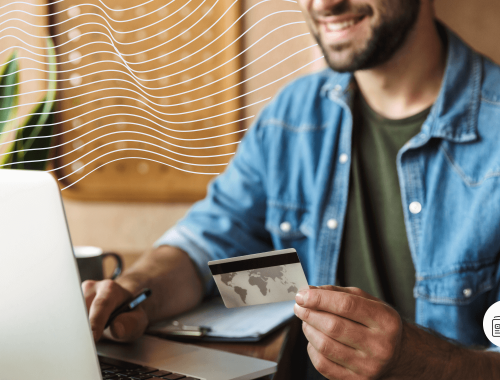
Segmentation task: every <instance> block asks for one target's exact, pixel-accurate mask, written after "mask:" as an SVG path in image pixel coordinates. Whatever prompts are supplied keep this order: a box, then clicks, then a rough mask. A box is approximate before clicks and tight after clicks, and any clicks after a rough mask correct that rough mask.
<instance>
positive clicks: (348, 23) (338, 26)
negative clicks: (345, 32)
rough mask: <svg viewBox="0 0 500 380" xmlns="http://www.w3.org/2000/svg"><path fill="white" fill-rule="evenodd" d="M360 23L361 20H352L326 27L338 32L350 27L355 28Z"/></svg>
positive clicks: (332, 23)
mask: <svg viewBox="0 0 500 380" xmlns="http://www.w3.org/2000/svg"><path fill="white" fill-rule="evenodd" d="M358 21H359V19H354V18H353V19H351V20H349V21H343V22H329V23H327V24H326V27H327V28H328V29H329V30H331V31H332V32H336V31H337V30H342V29H346V28H349V27H350V26H353V25H354V24H356V23H357V22H358Z"/></svg>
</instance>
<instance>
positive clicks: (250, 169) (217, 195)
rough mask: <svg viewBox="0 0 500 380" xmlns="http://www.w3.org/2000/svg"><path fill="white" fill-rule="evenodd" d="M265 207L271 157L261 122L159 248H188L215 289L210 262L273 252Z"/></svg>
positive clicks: (207, 284) (208, 287) (207, 283)
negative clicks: (265, 150) (265, 148)
mask: <svg viewBox="0 0 500 380" xmlns="http://www.w3.org/2000/svg"><path fill="white" fill-rule="evenodd" d="M265 211H266V183H265V158H264V156H263V149H262V144H261V129H260V128H259V125H258V122H257V123H256V124H255V125H254V126H252V127H251V128H250V129H249V130H248V131H247V133H246V134H245V136H244V138H243V139H242V141H241V142H240V144H239V147H238V149H237V152H236V154H235V156H234V157H233V159H232V160H231V162H230V164H229V165H228V167H227V168H226V170H225V172H224V173H223V174H221V175H219V176H218V177H216V178H215V179H214V180H213V181H212V182H211V183H210V185H209V186H208V192H207V196H206V198H205V199H203V200H201V201H199V202H197V203H195V204H194V205H193V206H192V207H191V209H190V210H189V211H188V213H187V214H186V216H185V217H184V218H183V219H181V220H180V221H179V222H178V223H177V224H176V225H175V226H174V227H173V228H171V229H170V230H168V231H167V232H166V233H165V234H164V235H163V236H161V237H160V238H159V239H158V240H157V241H156V243H155V246H160V245H170V246H175V247H178V248H180V249H182V250H184V251H185V252H187V253H188V254H189V255H190V257H191V259H192V260H193V261H194V263H195V264H196V265H197V267H198V270H199V273H200V274H201V276H202V278H203V280H204V285H205V292H206V293H211V292H212V291H213V289H214V284H215V283H214V281H213V278H212V276H211V273H210V270H209V268H208V265H207V262H208V261H210V260H217V259H223V258H228V257H233V256H240V255H245V254H250V253H258V252H264V251H269V250H272V242H271V238H270V235H269V233H268V232H267V230H266V229H265Z"/></svg>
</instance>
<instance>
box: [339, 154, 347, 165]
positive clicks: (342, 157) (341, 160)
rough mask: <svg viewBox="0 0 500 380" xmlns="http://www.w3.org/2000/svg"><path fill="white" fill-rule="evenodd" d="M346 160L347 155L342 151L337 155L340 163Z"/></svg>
mask: <svg viewBox="0 0 500 380" xmlns="http://www.w3.org/2000/svg"><path fill="white" fill-rule="evenodd" d="M347 160H349V156H348V155H347V154H345V153H342V154H341V155H340V156H339V161H340V163H341V164H345V163H346V162H347Z"/></svg>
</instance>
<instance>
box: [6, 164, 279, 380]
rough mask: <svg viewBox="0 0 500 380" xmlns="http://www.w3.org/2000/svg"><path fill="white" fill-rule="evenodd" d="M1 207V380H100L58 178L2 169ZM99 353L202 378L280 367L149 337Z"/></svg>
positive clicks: (236, 378) (239, 378)
mask: <svg viewBox="0 0 500 380" xmlns="http://www.w3.org/2000/svg"><path fill="white" fill-rule="evenodd" d="M0 210H1V211H0V212H1V215H2V217H1V218H0V300H1V302H2V312H1V313H0V380H21V379H22V380H24V379H27V378H29V379H40V380H42V379H43V380H45V379H51V380H67V379H68V378H71V379H72V380H98V379H99V380H100V379H102V377H101V371H100V368H99V363H98V360H97V354H96V347H95V345H94V341H93V338H92V332H91V329H90V325H89V322H88V317H87V310H86V306H85V301H84V298H83V294H82V291H81V286H80V278H79V275H78V269H77V265H76V260H75V258H74V256H73V254H72V244H71V239H70V235H69V230H68V226H67V222H66V217H65V214H64V208H63V204H62V200H61V196H60V191H59V188H58V185H57V182H56V180H55V179H54V178H53V177H52V176H51V175H50V174H48V173H45V172H36V171H24V170H6V169H0ZM97 351H98V352H99V353H100V354H102V355H106V356H109V357H114V358H118V359H123V360H127V361H130V362H133V363H136V364H141V365H147V366H151V367H155V368H159V369H164V370H169V371H173V372H178V373H181V374H185V375H189V376H193V377H195V378H199V379H205V380H245V379H254V378H257V377H260V376H265V375H268V374H271V373H274V372H275V371H276V363H273V362H269V361H265V360H260V359H255V358H250V357H245V356H241V355H235V354H231V353H226V352H221V351H217V350H211V349H206V348H201V347H197V346H193V345H188V344H181V343H175V342H171V341H166V340H162V339H158V338H154V337H147V336H144V337H142V338H140V339H139V340H138V341H136V342H134V343H132V344H118V343H114V342H100V343H98V345H97ZM69 376H70V377H69Z"/></svg>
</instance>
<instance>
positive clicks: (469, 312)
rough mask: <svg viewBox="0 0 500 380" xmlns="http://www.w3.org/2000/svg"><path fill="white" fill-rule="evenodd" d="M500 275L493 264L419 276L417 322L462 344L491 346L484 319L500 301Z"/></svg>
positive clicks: (416, 292) (415, 293) (416, 291)
mask: <svg viewBox="0 0 500 380" xmlns="http://www.w3.org/2000/svg"><path fill="white" fill-rule="evenodd" d="M497 272H498V265H497V264H496V263H489V264H477V265H471V266H469V267H466V268H463V269H460V270H457V271H453V272H449V273H447V274H446V273H445V274H443V275H439V276H425V277H420V278H419V277H417V282H416V284H415V288H414V296H415V298H416V322H417V323H418V324H420V325H423V326H425V327H428V328H430V329H432V330H434V331H437V332H439V333H440V334H442V335H444V336H446V337H448V338H451V339H455V340H457V341H459V342H461V343H462V344H465V345H484V346H487V345H488V344H489V342H488V340H487V338H486V336H485V335H484V331H483V317H484V314H485V312H486V310H487V309H488V307H489V306H490V305H491V304H493V303H494V302H495V301H497V298H498V289H497V288H498V283H497Z"/></svg>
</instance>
